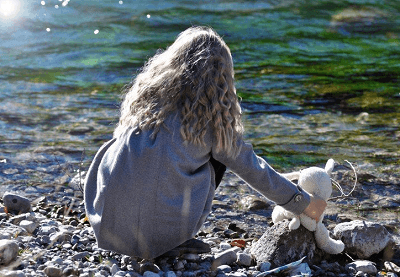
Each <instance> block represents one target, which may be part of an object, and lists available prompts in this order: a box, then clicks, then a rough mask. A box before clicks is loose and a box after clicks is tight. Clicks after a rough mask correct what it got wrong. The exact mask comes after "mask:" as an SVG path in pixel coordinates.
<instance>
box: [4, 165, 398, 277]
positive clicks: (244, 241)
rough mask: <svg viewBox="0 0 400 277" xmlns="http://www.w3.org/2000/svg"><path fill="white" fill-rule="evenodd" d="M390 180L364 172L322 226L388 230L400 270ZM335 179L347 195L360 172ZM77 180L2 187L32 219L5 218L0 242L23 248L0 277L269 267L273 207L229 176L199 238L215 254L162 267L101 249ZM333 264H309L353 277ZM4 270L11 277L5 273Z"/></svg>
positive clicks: (172, 260)
mask: <svg viewBox="0 0 400 277" xmlns="http://www.w3.org/2000/svg"><path fill="white" fill-rule="evenodd" d="M386 177H387V178H386V179H385V177H384V176H383V177H382V176H381V177H379V178H376V177H374V176H373V175H372V174H368V173H363V172H359V173H358V180H359V182H358V183H357V186H356V187H355V191H354V192H353V193H352V195H351V196H350V197H343V198H340V197H339V198H337V199H334V200H332V201H329V202H328V208H327V210H326V216H325V219H324V223H325V225H326V226H328V229H330V230H332V229H333V228H334V227H335V226H336V224H338V223H340V222H346V221H351V220H356V219H361V220H369V221H374V222H378V223H380V224H382V225H383V226H384V227H385V228H386V229H387V230H388V231H389V232H390V233H391V234H392V235H393V237H394V239H395V242H396V247H395V249H394V252H393V254H392V255H391V257H390V260H391V261H392V262H393V263H394V264H397V265H399V264H400V253H399V250H398V249H399V245H400V239H399V237H400V234H399V229H398V228H399V206H400V198H399V195H400V186H399V180H397V179H393V178H391V177H389V176H386ZM334 179H335V180H337V181H338V182H339V183H340V184H341V185H342V187H343V189H344V190H345V191H346V190H347V191H349V190H348V189H349V188H351V187H353V185H354V173H353V172H352V171H351V170H348V169H346V168H344V167H343V168H342V169H341V170H339V171H335V172H334ZM77 180H79V177H78V176H77V178H76V179H75V180H72V181H70V183H69V184H70V185H68V186H25V185H14V186H13V185H6V186H2V187H1V190H2V191H1V194H3V193H4V192H5V191H8V192H11V193H14V194H17V195H21V196H25V197H27V198H29V199H30V200H31V204H32V212H30V213H24V214H21V215H12V214H6V213H4V208H3V211H2V213H0V219H1V221H0V225H1V231H0V235H1V239H6V240H9V241H12V242H15V243H16V244H17V246H18V256H17V259H16V260H15V261H14V262H13V263H11V264H10V265H9V266H8V267H4V266H3V268H2V270H3V271H2V272H3V273H2V274H3V275H2V276H26V277H27V276H99V277H100V276H111V275H114V276H147V277H151V276H168V277H174V276H178V277H180V276H185V277H188V276H219V277H222V276H238V277H240V276H257V275H258V274H260V273H261V271H263V270H265V268H263V267H265V266H266V265H263V264H257V263H256V262H255V259H254V257H252V256H251V254H250V248H251V245H252V244H253V243H254V242H256V241H257V240H258V239H259V238H260V237H261V236H262V235H263V234H264V232H265V231H266V230H267V229H268V228H269V227H270V226H271V225H272V223H271V217H270V216H271V212H272V209H273V205H274V204H273V203H272V202H270V201H269V200H267V199H265V198H264V197H262V196H261V195H260V194H258V193H257V192H256V191H255V190H253V189H252V188H251V187H249V186H247V184H245V182H243V181H242V180H241V179H239V178H238V177H237V176H236V175H234V174H233V173H230V172H228V173H227V174H226V176H225V177H224V180H223V182H222V184H221V186H220V188H219V189H218V190H217V192H216V195H215V199H214V205H213V211H212V213H211V214H210V216H209V217H208V220H207V221H206V223H205V224H204V226H203V227H202V229H201V230H200V232H199V233H198V236H197V238H198V239H199V240H201V241H203V242H205V243H207V244H209V245H210V252H208V253H197V254H196V253H194V254H193V253H192V254H188V253H181V255H180V256H175V257H174V256H172V257H165V258H163V259H158V260H156V261H142V260H141V259H136V258H132V257H128V256H124V255H119V254H117V253H113V252H110V251H104V250H101V249H98V248H97V247H96V243H95V238H94V234H93V231H92V229H91V227H90V225H89V223H88V222H87V220H86V218H85V213H84V206H83V203H82V193H81V191H80V190H79V189H78V186H77V182H76V181H77ZM334 195H338V192H334ZM29 222H31V223H29ZM238 246H239V247H238ZM229 250H232V251H233V252H234V253H236V254H235V255H236V256H235V261H232V260H231V261H227V262H223V264H222V266H220V267H218V268H212V264H213V261H215V259H216V257H218V255H220V254H221V253H222V252H224V251H229ZM232 251H231V252H232ZM194 252H196V249H195V250H194ZM200 252H201V251H200ZM239 256H240V259H238V257H239ZM327 257H328V258H327V259H326V260H324V261H322V262H321V264H315V265H311V264H310V268H311V270H312V272H313V274H314V275H313V276H354V275H352V274H351V273H350V272H348V271H347V270H346V268H345V266H346V264H348V263H350V262H351V259H350V257H349V256H347V255H346V254H341V255H335V256H332V257H329V256H327ZM354 258H356V257H354ZM385 259H387V258H385ZM370 260H371V261H372V262H375V263H376V267H377V268H378V270H379V271H380V272H381V273H382V274H381V275H369V276H386V275H383V272H385V274H386V272H388V270H387V269H386V268H385V264H384V262H385V260H384V258H383V254H382V253H380V254H377V255H374V256H373V257H371V258H370ZM5 269H10V270H13V271H11V272H9V273H6V271H5ZM7 274H10V275H7ZM12 274H14V275H12ZM18 274H19V275H18ZM315 274H317V275H315ZM378 274H379V273H378ZM271 276H274V275H271ZM357 276H359V275H357ZM360 276H361V275H360ZM362 276H368V275H362ZM392 276H394V275H392Z"/></svg>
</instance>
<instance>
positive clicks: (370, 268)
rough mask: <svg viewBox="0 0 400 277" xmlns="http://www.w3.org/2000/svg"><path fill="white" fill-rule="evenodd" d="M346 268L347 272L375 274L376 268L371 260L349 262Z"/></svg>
mask: <svg viewBox="0 0 400 277" xmlns="http://www.w3.org/2000/svg"><path fill="white" fill-rule="evenodd" d="M346 270H347V271H349V272H353V273H354V272H355V273H357V272H359V271H361V272H363V273H366V274H377V273H378V270H377V269H376V266H375V264H374V263H373V262H371V261H364V260H360V261H354V262H352V263H349V264H347V265H346Z"/></svg>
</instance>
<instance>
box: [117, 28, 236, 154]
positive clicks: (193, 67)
mask: <svg viewBox="0 0 400 277" xmlns="http://www.w3.org/2000/svg"><path fill="white" fill-rule="evenodd" d="M177 109H179V110H180V115H181V118H180V120H181V124H182V126H181V129H180V132H181V135H182V137H183V139H184V140H185V141H187V142H191V143H194V144H204V135H205V134H206V130H207V128H206V126H207V125H208V124H211V126H212V127H213V128H212V130H213V131H214V137H215V139H216V141H217V144H216V145H217V146H216V148H217V149H216V151H217V152H220V151H224V152H226V153H228V155H229V156H233V157H235V156H236V155H237V154H238V152H239V151H240V149H239V146H238V145H237V143H236V142H237V139H239V138H241V137H242V134H243V125H242V122H241V109H240V104H239V100H238V97H237V95H236V89H235V86H234V72H233V62H232V56H231V53H230V50H229V48H228V46H227V45H226V43H225V42H224V41H223V40H222V38H221V37H220V36H219V35H218V34H217V33H216V32H215V31H214V30H212V29H211V28H208V27H191V28H189V29H187V30H185V31H184V32H182V33H180V34H179V36H178V37H177V39H176V40H175V42H174V43H173V44H172V45H171V46H170V47H168V48H167V49H166V50H165V51H163V52H162V51H159V52H158V53H157V54H156V55H155V56H154V57H152V58H151V59H150V60H149V61H148V62H147V63H146V64H145V66H144V67H143V69H142V71H141V73H139V74H138V75H137V77H136V79H135V80H134V81H133V82H132V83H131V84H130V85H128V88H127V89H126V94H125V97H124V100H123V102H122V104H121V117H120V120H119V123H118V125H117V128H116V129H115V131H114V137H118V136H119V135H121V134H122V133H124V132H125V131H126V130H127V128H129V127H131V126H139V128H140V129H143V130H145V129H153V130H154V131H153V133H152V136H153V137H154V136H155V135H156V134H157V132H158V131H159V129H160V127H161V125H162V123H163V122H164V120H165V119H166V118H167V116H168V115H170V114H171V113H172V112H174V111H176V110H177Z"/></svg>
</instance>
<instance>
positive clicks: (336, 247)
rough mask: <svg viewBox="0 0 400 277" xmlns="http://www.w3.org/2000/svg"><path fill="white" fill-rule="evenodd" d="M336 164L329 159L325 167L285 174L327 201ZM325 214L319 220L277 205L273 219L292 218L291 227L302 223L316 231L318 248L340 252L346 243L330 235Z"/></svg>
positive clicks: (330, 251) (309, 191)
mask: <svg viewBox="0 0 400 277" xmlns="http://www.w3.org/2000/svg"><path fill="white" fill-rule="evenodd" d="M334 166H335V161H334V160H333V159H329V160H328V162H327V163H326V165H325V169H322V168H319V167H310V168H306V169H304V170H301V171H300V172H292V173H287V174H283V176H285V177H286V178H288V179H289V180H298V185H299V186H300V187H301V188H302V189H304V190H305V191H307V192H308V193H309V194H312V195H314V196H319V197H321V198H322V199H324V200H325V201H327V200H328V198H329V197H330V196H331V193H332V183H331V179H330V177H329V176H330V174H331V172H332V170H333V167H334ZM323 218H324V214H322V215H321V217H320V218H319V221H318V222H317V221H316V220H314V219H312V218H310V217H308V216H307V215H305V214H300V216H297V215H295V214H293V213H291V212H289V211H287V210H285V209H284V208H282V207H281V206H275V208H274V210H273V212H272V221H273V222H274V223H277V222H279V221H282V220H284V219H290V220H291V221H290V223H289V228H290V229H291V230H295V229H297V228H299V227H300V223H301V224H302V225H303V226H304V227H305V228H307V229H308V230H310V231H312V232H313V231H315V241H316V242H317V246H318V248H320V249H322V250H324V251H325V252H327V253H329V254H339V253H341V252H342V251H343V249H344V244H343V242H342V241H340V240H334V239H332V238H330V237H329V232H328V230H327V229H326V227H325V225H324V224H323V223H322V219H323Z"/></svg>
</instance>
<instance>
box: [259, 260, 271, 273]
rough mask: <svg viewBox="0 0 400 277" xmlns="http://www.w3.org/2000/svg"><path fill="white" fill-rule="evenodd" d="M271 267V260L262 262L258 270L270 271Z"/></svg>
mask: <svg viewBox="0 0 400 277" xmlns="http://www.w3.org/2000/svg"><path fill="white" fill-rule="evenodd" d="M270 269H271V263H270V262H262V263H260V264H259V266H258V270H260V271H261V272H264V271H268V270H270Z"/></svg>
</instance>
